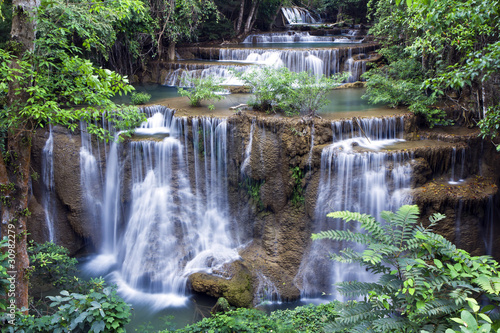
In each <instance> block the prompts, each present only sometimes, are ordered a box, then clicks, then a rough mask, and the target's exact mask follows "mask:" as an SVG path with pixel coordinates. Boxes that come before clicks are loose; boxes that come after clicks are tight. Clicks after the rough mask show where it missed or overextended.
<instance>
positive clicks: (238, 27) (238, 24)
mask: <svg viewBox="0 0 500 333" xmlns="http://www.w3.org/2000/svg"><path fill="white" fill-rule="evenodd" d="M244 13H245V0H241V4H240V12H239V14H238V21H237V22H236V26H235V27H234V32H235V33H236V35H239V34H240V31H241V25H242V24H243V14H244Z"/></svg>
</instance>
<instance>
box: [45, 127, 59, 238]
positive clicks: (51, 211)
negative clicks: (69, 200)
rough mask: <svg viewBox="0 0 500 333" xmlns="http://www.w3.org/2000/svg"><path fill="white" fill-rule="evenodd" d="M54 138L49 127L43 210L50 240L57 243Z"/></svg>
mask: <svg viewBox="0 0 500 333" xmlns="http://www.w3.org/2000/svg"><path fill="white" fill-rule="evenodd" d="M53 152H54V136H53V135H52V126H50V127H49V138H48V139H47V141H46V142H45V146H44V147H43V150H42V182H43V203H42V204H43V208H44V210H45V223H46V224H47V230H48V240H49V241H50V242H55V241H56V234H55V228H54V219H55V218H56V216H55V215H56V210H55V195H54V188H55V184H54V157H53Z"/></svg>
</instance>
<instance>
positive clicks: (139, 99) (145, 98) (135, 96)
mask: <svg viewBox="0 0 500 333" xmlns="http://www.w3.org/2000/svg"><path fill="white" fill-rule="evenodd" d="M150 99H151V95H150V94H148V93H145V92H133V93H132V96H131V100H132V104H134V105H141V104H146V103H147V102H149V100H150Z"/></svg>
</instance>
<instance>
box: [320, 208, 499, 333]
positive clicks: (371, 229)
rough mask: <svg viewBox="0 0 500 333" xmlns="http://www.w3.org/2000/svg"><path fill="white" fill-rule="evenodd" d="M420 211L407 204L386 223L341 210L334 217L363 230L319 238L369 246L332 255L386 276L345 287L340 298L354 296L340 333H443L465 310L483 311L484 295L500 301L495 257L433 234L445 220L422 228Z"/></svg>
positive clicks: (387, 217) (343, 313)
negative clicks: (480, 303)
mask: <svg viewBox="0 0 500 333" xmlns="http://www.w3.org/2000/svg"><path fill="white" fill-rule="evenodd" d="M418 215H419V210H418V207H417V206H403V207H401V208H400V209H399V210H398V211H397V212H396V213H393V212H387V211H384V212H382V213H381V217H382V218H383V219H384V220H385V223H380V222H378V221H376V220H375V218H373V217H372V216H369V215H366V214H360V213H352V212H347V211H343V212H335V213H330V214H328V216H329V217H333V218H340V219H343V220H344V221H345V222H350V221H358V222H359V223H360V226H361V228H362V229H364V230H365V232H364V233H362V232H353V231H348V230H330V231H324V232H321V233H318V234H313V235H312V238H313V239H315V240H319V239H330V240H335V241H352V242H355V243H360V244H363V245H365V246H366V250H364V251H363V252H356V251H354V250H352V249H350V248H346V249H344V250H342V251H341V252H340V254H332V255H331V256H332V259H333V260H336V261H339V262H347V263H359V264H360V265H362V266H364V267H366V268H367V270H368V271H370V272H373V273H375V274H379V277H378V281H377V282H372V283H364V282H357V281H354V282H340V283H338V289H339V292H340V293H342V294H344V295H346V296H348V297H353V298H356V297H363V300H362V301H358V302H355V301H348V302H347V303H345V304H343V305H342V306H341V307H340V309H339V312H340V316H339V318H338V319H337V320H336V321H335V323H333V324H332V325H331V328H332V329H333V331H343V330H344V329H347V331H348V332H361V331H362V332H384V333H385V332H421V331H423V330H428V331H430V332H442V331H444V330H445V329H446V327H449V326H451V325H455V327H457V328H458V326H457V323H456V322H453V321H451V320H450V317H452V316H457V314H459V312H460V311H462V310H463V309H467V310H472V311H473V312H477V311H478V308H477V304H478V303H477V301H476V299H477V298H479V297H481V296H482V295H485V296H487V297H488V298H489V299H490V300H493V301H495V302H497V303H498V301H499V300H500V298H499V294H500V273H499V267H500V266H499V264H498V263H497V262H496V261H494V260H493V259H491V258H490V257H488V256H481V257H472V256H470V254H469V253H467V252H466V251H464V250H460V249H457V248H456V246H455V245H453V244H452V243H450V242H449V241H447V240H446V239H445V238H444V237H442V236H440V235H437V234H435V233H433V232H432V231H431V228H432V227H433V226H434V225H435V224H436V223H437V222H438V221H440V220H442V219H443V218H444V215H442V214H434V215H433V216H431V217H430V222H431V223H430V225H429V226H428V227H424V226H422V225H417V219H418Z"/></svg>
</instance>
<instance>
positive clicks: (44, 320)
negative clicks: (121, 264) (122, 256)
mask: <svg viewBox="0 0 500 333" xmlns="http://www.w3.org/2000/svg"><path fill="white" fill-rule="evenodd" d="M48 298H49V299H50V300H51V301H52V303H51V304H50V306H51V307H53V308H55V309H57V311H56V312H55V313H54V314H53V315H51V316H42V317H39V318H35V317H34V316H29V315H28V316H24V315H21V314H18V315H17V316H16V326H15V327H16V328H15V330H14V327H13V326H10V327H8V328H7V330H6V332H16V333H35V332H37V333H38V332H42V333H45V332H47V333H53V332H54V333H59V332H94V333H98V332H113V333H122V332H125V329H124V326H125V325H126V324H128V323H129V322H130V305H129V304H127V303H125V302H124V301H123V299H122V298H121V297H119V296H118V295H117V294H116V289H115V288H114V287H105V288H103V289H100V290H94V289H92V290H90V292H89V293H88V294H86V295H82V294H78V293H69V292H68V291H66V290H63V291H61V295H60V296H48Z"/></svg>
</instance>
